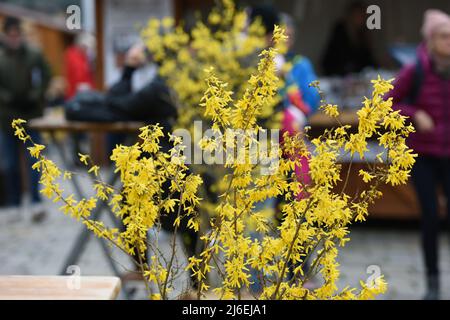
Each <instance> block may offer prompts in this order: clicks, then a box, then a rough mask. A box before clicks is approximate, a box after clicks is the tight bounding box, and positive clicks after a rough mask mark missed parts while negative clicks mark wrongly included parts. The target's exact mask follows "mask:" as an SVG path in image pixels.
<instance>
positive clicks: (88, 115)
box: [64, 90, 127, 122]
mask: <svg viewBox="0 0 450 320" xmlns="http://www.w3.org/2000/svg"><path fill="white" fill-rule="evenodd" d="M64 107H65V116H66V119H67V120H71V121H86V122H114V121H124V120H127V119H126V118H125V117H124V115H123V114H119V113H118V112H117V111H115V110H113V109H112V108H109V107H108V105H107V104H106V96H105V94H104V93H101V92H98V91H94V90H89V91H83V92H79V93H77V94H76V95H75V97H73V98H72V99H71V100H69V101H68V102H66V104H65V106H64Z"/></svg>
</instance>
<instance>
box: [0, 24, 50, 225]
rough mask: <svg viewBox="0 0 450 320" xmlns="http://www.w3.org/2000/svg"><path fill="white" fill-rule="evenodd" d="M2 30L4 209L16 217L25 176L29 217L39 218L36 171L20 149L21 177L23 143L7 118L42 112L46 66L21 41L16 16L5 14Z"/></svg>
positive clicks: (0, 130) (0, 106)
mask: <svg viewBox="0 0 450 320" xmlns="http://www.w3.org/2000/svg"><path fill="white" fill-rule="evenodd" d="M3 32H4V43H3V45H4V47H3V49H2V50H1V52H0V136H1V139H0V140H1V145H0V148H1V155H2V160H3V167H4V168H3V169H4V172H5V179H4V183H5V187H4V190H5V191H6V205H7V207H8V210H6V211H8V212H9V213H10V214H11V215H14V216H17V217H19V215H20V205H21V198H22V193H23V192H22V191H23V186H22V181H24V180H28V182H29V186H30V193H31V203H32V206H31V210H30V211H31V215H32V219H33V221H40V220H41V219H42V218H43V217H44V216H45V208H44V206H43V204H42V201H41V197H40V194H39V190H38V189H39V183H38V181H39V174H38V173H37V172H36V171H34V170H32V169H31V166H32V164H33V163H34V161H35V160H34V159H32V158H31V156H30V155H29V154H28V153H27V152H23V153H22V155H23V158H24V159H25V163H26V164H25V168H26V171H25V172H24V173H25V174H26V176H27V179H23V177H21V168H20V167H21V165H20V164H21V161H20V159H21V157H20V154H21V150H23V145H22V144H21V142H19V141H18V140H17V138H16V137H15V136H14V133H13V131H12V128H11V121H12V120H13V119H16V118H21V119H25V120H29V119H32V118H35V117H39V116H42V114H43V108H44V95H45V92H46V89H47V86H48V83H49V79H50V69H49V66H48V64H47V62H46V61H45V59H44V57H43V55H42V54H41V53H40V52H39V51H37V50H36V49H35V48H32V47H31V46H29V45H27V43H26V42H25V40H24V35H23V32H22V27H21V22H20V20H18V19H17V18H12V17H8V18H6V20H5V22H4V25H3ZM29 133H30V136H31V137H32V139H33V140H34V142H36V143H39V141H40V137H39V134H38V133H37V132H34V131H31V130H30V132H29Z"/></svg>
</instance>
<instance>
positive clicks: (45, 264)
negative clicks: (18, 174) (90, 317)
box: [0, 204, 450, 299]
mask: <svg viewBox="0 0 450 320" xmlns="http://www.w3.org/2000/svg"><path fill="white" fill-rule="evenodd" d="M24 211H26V210H24ZM2 218H3V217H0V274H3V275H10V274H20V275H56V274H58V273H59V272H60V269H61V267H62V264H63V262H64V259H65V257H66V255H67V253H68V251H69V249H70V247H71V245H72V244H73V241H74V240H75V237H76V235H77V234H78V232H79V231H80V230H81V228H82V226H81V225H80V224H79V223H77V222H76V221H74V220H72V219H70V218H69V217H66V216H64V215H62V214H61V213H59V212H58V210H57V206H55V205H53V204H49V214H48V217H47V219H46V220H45V221H44V222H43V223H41V224H32V223H31V222H30V221H29V219H28V218H27V217H22V220H20V221H18V222H14V223H7V222H5V221H4V219H2ZM351 235H352V237H351V238H352V240H351V242H350V243H348V244H347V246H346V247H345V248H344V249H342V250H341V252H340V258H339V259H340V264H341V271H342V276H341V279H340V283H339V286H340V288H343V287H345V286H346V285H350V286H358V283H359V280H364V281H365V280H366V279H367V278H368V277H370V276H371V274H372V272H374V271H375V272H376V271H377V270H378V268H379V270H380V271H381V273H383V274H384V275H385V278H386V280H387V282H388V283H389V291H388V293H387V294H386V295H385V296H383V297H382V299H420V298H421V297H422V295H423V293H424V279H423V265H422V256H421V251H420V242H419V240H420V239H419V234H418V231H417V230H398V231H394V230H392V229H386V228H377V229H374V228H361V227H360V228H357V229H355V230H353V232H352V233H351ZM169 239H170V238H168V236H167V235H166V236H163V237H162V238H161V239H160V240H159V241H160V244H164V243H167V242H169V241H168V240H169ZM163 247H164V248H165V249H164V250H163V251H165V252H166V253H167V252H168V247H167V246H163ZM440 253H441V254H440V256H441V261H440V262H441V269H442V273H443V279H442V291H443V292H442V295H443V298H444V299H450V248H449V246H448V241H447V237H446V236H442V238H441V252H440ZM111 254H112V256H113V257H114V259H115V260H116V261H117V262H118V264H119V268H121V270H123V268H131V266H132V264H131V262H130V261H129V259H128V258H127V257H125V256H124V255H123V254H121V253H120V252H117V251H113V252H112V253H111ZM181 259H182V258H181ZM78 265H79V267H80V268H81V274H82V275H113V272H112V271H111V269H110V267H109V265H108V264H107V262H106V261H105V256H104V253H103V252H102V250H101V246H100V245H99V241H98V240H96V239H94V238H93V239H92V240H91V241H90V242H89V243H88V245H87V248H86V251H85V252H84V254H83V255H82V258H81V260H80V261H79V263H78ZM186 281H187V277H186V276H184V278H183V277H181V278H180V280H179V281H178V285H179V286H180V287H181V286H183V285H184V284H185V283H186ZM137 292H138V293H137V295H135V298H145V294H144V290H143V288H142V287H138V291H137ZM174 294H176V293H174Z"/></svg>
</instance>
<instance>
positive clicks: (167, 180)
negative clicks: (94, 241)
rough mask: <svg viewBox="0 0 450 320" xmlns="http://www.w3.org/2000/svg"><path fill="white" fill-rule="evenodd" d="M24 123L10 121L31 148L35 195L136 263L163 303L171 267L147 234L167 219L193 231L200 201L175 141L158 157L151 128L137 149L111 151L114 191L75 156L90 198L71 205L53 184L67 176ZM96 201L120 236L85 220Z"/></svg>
mask: <svg viewBox="0 0 450 320" xmlns="http://www.w3.org/2000/svg"><path fill="white" fill-rule="evenodd" d="M24 123H25V121H23V120H14V121H13V123H12V127H13V128H14V130H15V135H16V136H17V137H18V138H19V139H20V140H22V141H23V142H24V143H30V144H31V147H29V148H28V150H29V152H30V154H31V155H32V156H33V157H34V158H36V159H37V161H36V163H35V164H34V165H33V169H34V170H37V171H38V172H40V173H41V176H40V181H39V183H40V184H41V186H42V190H41V193H42V194H43V195H45V196H46V197H47V198H49V199H51V200H52V201H53V202H61V203H62V206H61V207H60V210H61V211H62V212H63V213H64V214H66V215H69V216H71V217H73V218H75V219H76V220H81V221H82V223H83V224H84V225H85V226H86V227H87V228H88V229H89V230H91V231H92V232H93V233H94V234H95V235H96V236H98V237H100V238H104V239H106V240H108V241H109V242H110V243H111V244H113V245H115V246H116V247H118V248H119V249H120V250H122V251H123V252H125V253H127V254H129V255H131V256H134V257H135V258H137V260H138V261H139V263H137V262H136V263H137V265H138V267H140V269H141V271H142V273H143V275H144V276H145V278H147V279H148V280H149V282H152V283H154V284H155V285H156V286H157V288H158V290H159V293H158V294H159V296H160V297H161V298H167V294H168V292H170V290H171V289H172V288H171V287H170V286H169V284H170V281H171V279H172V278H173V277H174V275H173V273H174V271H173V270H172V268H173V266H172V265H169V264H168V263H165V261H163V256H162V254H161V252H160V250H159V248H157V247H155V246H154V245H152V244H149V243H148V240H147V239H148V233H149V231H150V230H152V229H155V228H159V227H158V225H159V219H160V218H161V216H163V215H167V214H175V215H176V216H177V217H176V220H175V224H179V221H181V220H182V219H186V220H187V225H188V227H190V228H192V229H195V230H197V231H198V221H197V216H196V210H195V207H196V206H197V205H198V204H199V201H200V200H201V199H200V198H199V197H198V196H197V193H198V188H199V186H200V185H201V183H202V180H201V178H200V177H199V176H197V175H193V174H189V173H188V168H187V167H186V166H185V165H184V159H183V156H182V155H180V152H179V149H180V144H181V141H180V140H179V139H178V138H176V137H171V140H172V141H173V147H172V148H171V149H170V150H169V151H168V152H163V151H161V146H160V139H162V138H163V137H164V134H163V132H162V128H161V127H160V126H159V125H152V126H147V127H143V128H141V129H140V131H141V133H140V135H139V139H140V142H139V143H136V144H134V145H132V146H129V147H127V146H117V147H116V148H115V149H114V150H113V152H112V155H111V160H112V161H113V163H114V167H115V173H116V174H118V175H119V176H120V181H121V186H120V190H116V189H114V187H113V186H110V185H108V184H106V183H104V182H103V181H100V180H98V179H97V176H98V171H99V167H98V166H95V165H92V164H91V161H90V157H89V156H88V155H83V154H79V157H80V158H79V159H80V162H81V163H83V164H84V165H86V166H89V167H90V169H89V170H88V173H91V174H92V175H93V178H94V181H95V182H94V183H93V189H94V190H95V196H93V197H90V198H86V199H85V198H83V199H76V196H75V195H74V194H65V192H64V190H63V189H62V187H61V185H60V183H59V182H58V181H60V180H61V179H63V180H70V179H72V177H73V174H72V173H71V172H64V173H63V172H62V171H61V170H60V169H59V168H58V166H57V165H56V164H55V163H54V162H53V161H52V160H50V159H48V158H46V157H45V155H44V154H43V153H42V151H44V149H45V147H44V146H42V145H39V144H35V143H34V142H33V141H32V139H31V137H30V136H29V135H28V134H27V133H26V131H25V129H24V127H23V125H24ZM99 201H104V202H106V203H107V204H108V205H109V207H110V209H111V211H112V212H113V213H114V214H115V215H116V216H117V217H118V219H119V220H120V221H121V223H122V224H123V226H124V230H123V231H119V230H118V229H117V228H109V227H107V226H106V225H105V224H104V223H103V222H102V221H96V220H92V219H91V213H92V211H93V210H94V209H95V208H96V206H97V204H98V202H99ZM177 227H178V226H175V228H177ZM175 230H176V229H175ZM175 234H176V233H175ZM174 250H175V248H174ZM147 252H150V253H151V258H150V263H147V262H145V256H146V254H147ZM169 278H170V279H169Z"/></svg>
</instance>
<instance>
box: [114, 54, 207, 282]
mask: <svg viewBox="0 0 450 320" xmlns="http://www.w3.org/2000/svg"><path fill="white" fill-rule="evenodd" d="M146 60H147V57H146V54H145V50H144V47H143V46H141V45H136V46H134V47H132V48H131V49H130V50H129V52H128V53H127V56H126V61H125V66H124V69H123V71H122V76H121V78H120V80H119V81H118V82H117V83H115V84H114V85H113V86H112V87H111V88H110V89H109V91H108V93H107V97H106V105H107V106H108V107H109V108H111V109H113V110H114V112H115V113H118V114H122V115H123V116H124V118H125V119H128V120H136V121H143V122H145V123H146V124H156V123H159V124H160V125H161V126H162V127H163V131H164V133H165V137H164V138H163V139H161V140H160V145H161V150H162V151H164V152H167V151H169V149H170V148H171V145H170V143H169V140H168V135H167V133H169V132H171V131H172V124H173V122H174V120H175V119H176V117H177V109H176V107H175V105H174V103H173V100H172V99H171V95H170V91H169V88H168V87H167V86H166V84H165V82H164V80H163V79H162V78H161V77H159V76H156V77H155V78H154V79H153V80H152V81H150V82H149V83H148V84H146V85H144V86H143V87H142V88H141V89H140V90H138V91H135V92H133V90H132V78H133V74H134V72H135V71H136V70H137V69H138V68H139V67H141V66H143V65H144V64H145V63H146ZM169 186H170V181H168V182H166V184H165V185H163V187H162V189H163V190H164V193H165V194H167V192H168V190H169ZM164 196H165V195H163V197H164ZM173 197H176V196H175V195H174V196H173ZM175 218H176V215H174V214H164V215H161V217H160V222H161V226H162V228H163V229H164V230H165V231H167V232H174V222H175ZM185 220H186V219H183V221H181V224H180V226H179V228H178V230H179V234H180V235H181V240H182V242H183V245H184V247H185V251H186V253H187V255H188V256H189V257H191V256H194V255H195V254H196V247H197V242H198V239H197V234H196V233H195V231H194V230H192V229H190V228H188V227H187V221H185ZM136 275H137V276H138V277H139V275H138V274H137V273H129V274H126V275H125V276H124V277H123V280H124V281H127V280H136ZM196 285H197V284H196V282H195V281H193V286H194V287H196Z"/></svg>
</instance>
